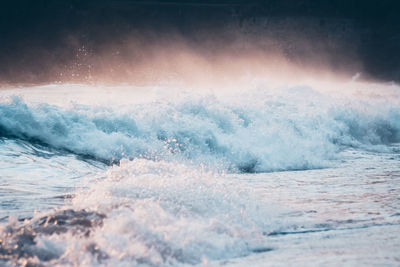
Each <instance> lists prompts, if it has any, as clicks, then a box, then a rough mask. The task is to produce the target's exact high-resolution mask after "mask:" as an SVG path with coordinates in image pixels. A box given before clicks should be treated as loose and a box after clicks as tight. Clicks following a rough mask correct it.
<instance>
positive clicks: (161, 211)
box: [0, 82, 400, 266]
mask: <svg viewBox="0 0 400 267" xmlns="http://www.w3.org/2000/svg"><path fill="white" fill-rule="evenodd" d="M342 86H343V87H346V88H345V89H344V88H342ZM240 91H241V92H242V93H239V91H235V90H231V91H230V92H223V91H221V90H215V91H204V92H197V93H195V92H193V91H190V90H186V91H184V90H179V89H171V88H163V87H152V88H136V87H129V86H121V87H118V88H109V87H101V86H97V87H96V86H84V85H49V86H41V87H32V88H22V89H21V88H20V89H4V90H2V91H0V98H1V99H0V100H1V101H0V223H1V224H0V265H5V266H19V265H29V266H57V265H63V266H64V265H66V266H69V265H71V266H73V265H76V264H79V265H80V266H88V265H89V266H91V265H105V266H132V265H186V264H187V265H192V264H204V265H206V264H210V265H228V266H229V265H235V266H236V265H237V266H243V265H249V264H250V265H259V266H265V265H274V266H275V265H287V264H292V265H293V264H300V265H310V264H311V265H325V264H330V265H342V264H348V265H356V264H362V265H369V264H371V265H376V264H378V265H380V264H387V265H399V264H400V254H399V251H400V198H399V196H400V145H399V142H400V105H399V104H400V88H399V87H397V86H395V85H379V84H361V83H355V82H351V83H345V84H334V85H329V88H328V87H326V86H325V85H324V84H319V85H315V86H313V87H311V86H286V87H280V88H274V89H270V88H268V87H267V86H266V85H263V84H257V85H256V86H249V88H248V89H246V90H243V88H240ZM243 92H245V93H243Z"/></svg>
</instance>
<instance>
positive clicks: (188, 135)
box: [0, 87, 400, 172]
mask: <svg viewBox="0 0 400 267" xmlns="http://www.w3.org/2000/svg"><path fill="white" fill-rule="evenodd" d="M0 135H1V136H2V137H8V138H17V139H22V140H25V141H29V142H31V143H38V144H41V145H46V146H49V147H51V148H55V149H59V150H62V151H66V152H71V153H74V154H78V155H81V156H85V157H89V158H94V159H97V160H100V161H103V162H106V163H110V164H111V163H118V162H119V161H120V160H121V159H123V158H127V159H134V158H144V159H150V160H165V161H171V160H177V161H178V162H185V163H186V164H194V165H198V164H202V165H205V166H209V167H212V168H215V167H217V168H219V169H221V170H228V171H230V172H236V171H240V172H265V171H277V170H299V169H311V168H320V167H326V166H329V164H330V163H329V160H331V159H333V158H335V154H336V152H338V151H340V150H341V149H342V148H343V147H346V146H352V147H362V148H364V149H387V147H386V146H385V145H387V144H390V143H395V142H399V141H400V108H399V106H398V105H395V104H393V103H388V102H384V101H370V102H365V101H364V102H361V101H357V100H354V99H353V100H348V99H347V100H346V101H343V100H338V99H334V98H330V97H328V96H326V95H323V94H321V93H318V92H316V91H313V90H312V89H311V88H303V87H299V88H290V89H287V90H285V91H284V93H280V94H278V95H276V94H275V95H272V94H269V93H265V92H262V91H257V92H251V93H248V94H246V95H241V96H236V97H234V98H232V97H231V98H229V99H221V98H218V97H216V96H213V95H211V96H195V95H192V96H190V97H187V98H183V99H180V100H176V101H173V100H170V101H168V100H158V101H154V102H151V103H144V104H134V105H130V106H124V107H112V106H109V107H93V106H84V105H74V106H73V107H70V108H65V107H64V108H62V107H58V106H53V105H49V104H28V103H25V102H24V101H23V100H22V99H21V98H18V97H13V98H12V100H9V101H8V102H3V103H1V104H0Z"/></svg>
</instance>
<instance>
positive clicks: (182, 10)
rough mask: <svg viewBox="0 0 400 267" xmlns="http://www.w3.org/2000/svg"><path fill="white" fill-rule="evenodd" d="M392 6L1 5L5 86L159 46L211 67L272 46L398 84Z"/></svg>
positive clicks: (41, 0) (298, 58) (399, 38)
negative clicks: (243, 51)
mask: <svg viewBox="0 0 400 267" xmlns="http://www.w3.org/2000/svg"><path fill="white" fill-rule="evenodd" d="M396 3H397V1H385V0H382V1H361V0H347V1H345V0H330V1H328V0H326V1H316V0H314V1H301V0H300V1H289V0H264V1H256V0H250V1H239V0H232V1H227V0H225V1H223V0H220V1H218V0H216V1H211V0H202V1H200V0H191V1H182V0H181V1H180V0H175V1H166V0H165V1H133V0H109V1H106V0H74V1H73V0H64V1H62V0H35V1H33V0H32V1H29V0H5V1H1V4H0V5H1V8H0V82H1V83H44V82H52V81H54V80H57V79H58V78H60V77H59V75H60V73H68V72H69V74H70V73H73V71H72V70H73V69H75V70H76V69H79V70H80V71H81V72H85V71H86V72H88V71H89V70H88V67H87V65H90V68H92V69H91V70H92V71H95V69H96V68H97V65H96V62H97V63H98V64H100V63H99V62H100V60H99V58H102V57H111V56H112V55H114V54H112V53H115V51H116V50H115V51H114V50H112V49H111V48H113V47H119V48H120V51H122V52H121V53H122V55H119V59H120V60H134V59H137V58H139V57H140V58H141V59H142V60H143V58H146V56H147V54H148V53H151V49H152V48H153V49H162V45H160V44H169V45H171V44H173V43H174V42H182V41H183V42H185V43H186V44H189V46H190V47H192V48H193V49H194V50H195V51H198V53H200V54H204V55H206V56H209V57H211V56H212V55H215V54H218V53H221V52H222V51H225V52H226V51H234V52H235V53H240V47H249V46H251V47H256V48H257V49H260V50H261V51H264V52H265V53H268V52H270V51H274V47H272V46H276V47H277V48H279V49H280V50H281V51H283V54H284V55H285V56H286V57H287V58H288V59H289V60H290V61H291V62H294V64H297V63H299V62H301V64H310V65H313V64H316V62H317V63H318V64H326V65H329V68H330V69H333V70H335V69H337V70H338V71H342V70H348V71H357V67H354V66H356V65H357V64H354V62H358V63H360V64H361V66H362V69H361V70H362V72H363V74H364V75H365V77H367V78H373V79H380V80H383V81H397V82H399V81H400V19H399V16H398V14H397V13H398V10H399V9H398V7H397V5H396ZM271 40H273V42H271ZM127 42H133V43H135V44H136V45H135V46H134V49H133V50H135V51H133V52H132V51H130V52H127V50H128V49H127V47H128V46H127ZM238 43H241V44H243V45H241V46H238V45H237V44H238ZM233 44H235V45H236V46H234V45H233ZM130 47H132V46H130ZM233 47H235V48H233ZM238 47H239V48H238ZM120 51H118V53H120ZM124 51H125V52H124ZM149 51H150V52H149ZM124 53H125V54H124ZM85 55H86V56H85ZM96 58H97V59H96ZM94 59H96V60H94ZM89 61H90V64H89V63H88V62H89ZM101 64H103V65H104V62H102V63H101ZM357 66H359V65H357ZM103 69H104V68H103ZM57 77H58V78H57ZM65 79H67V80H68V79H72V80H73V79H77V77H72V76H68V78H65Z"/></svg>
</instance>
